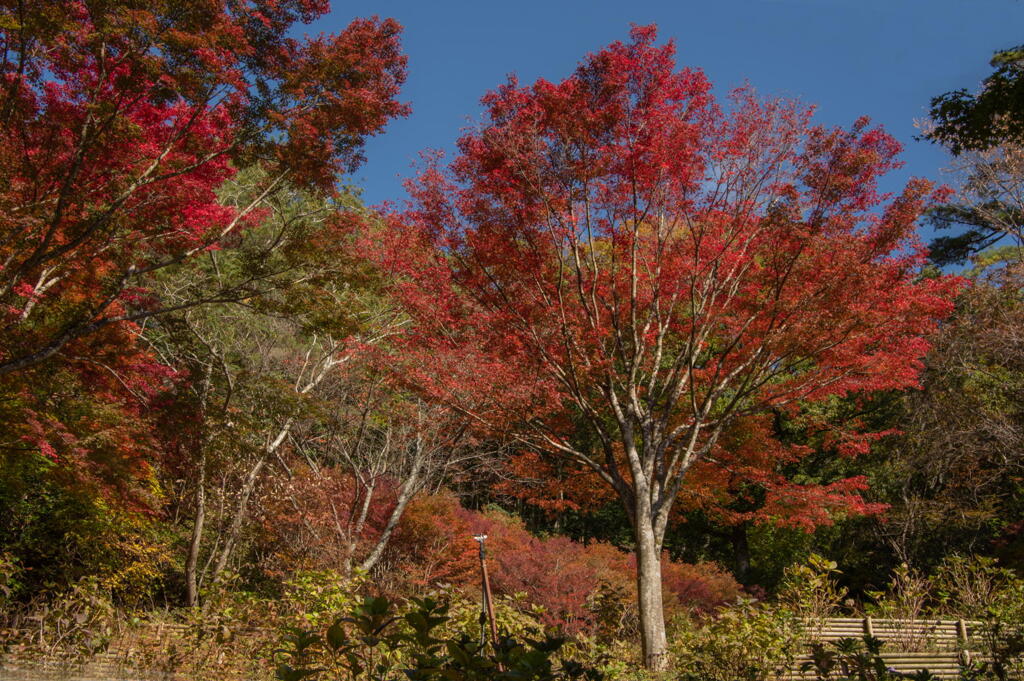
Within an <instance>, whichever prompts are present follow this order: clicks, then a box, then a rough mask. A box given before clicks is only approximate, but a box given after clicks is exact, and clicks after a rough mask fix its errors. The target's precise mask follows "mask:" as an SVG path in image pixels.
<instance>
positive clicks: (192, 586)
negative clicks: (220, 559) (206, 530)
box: [185, 452, 206, 608]
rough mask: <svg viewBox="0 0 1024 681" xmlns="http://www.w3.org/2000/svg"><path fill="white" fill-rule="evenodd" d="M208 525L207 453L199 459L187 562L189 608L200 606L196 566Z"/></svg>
mask: <svg viewBox="0 0 1024 681" xmlns="http://www.w3.org/2000/svg"><path fill="white" fill-rule="evenodd" d="M205 523H206V453H205V452H204V453H203V454H201V455H200V457H199V480H198V481H197V483H196V520H195V523H194V524H193V525H192V541H191V542H189V546H188V558H187V559H186V560H185V588H186V590H187V597H188V606H189V607H190V608H194V607H195V606H197V605H199V579H198V576H197V575H196V565H197V564H198V563H199V548H200V545H201V544H202V541H203V526H204V525H205Z"/></svg>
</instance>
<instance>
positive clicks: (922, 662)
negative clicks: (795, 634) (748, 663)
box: [786, 617, 981, 680]
mask: <svg viewBox="0 0 1024 681" xmlns="http://www.w3.org/2000/svg"><path fill="white" fill-rule="evenodd" d="M980 626H981V623H980V622H976V621H973V620H962V619H960V620H947V619H917V620H902V619H875V618H872V617H864V618H855V617H833V618H830V619H827V620H824V621H823V622H821V623H819V624H817V625H811V626H810V627H808V640H809V642H815V641H817V642H829V641H838V640H839V639H843V638H855V639H860V638H862V637H864V636H873V637H875V638H877V639H879V640H881V641H884V643H885V645H884V646H883V647H882V654H881V657H882V659H883V660H885V662H886V664H887V665H888V666H889V668H890V669H893V670H895V671H897V672H902V673H913V672H916V671H918V670H920V669H927V670H929V671H930V672H932V673H933V674H934V675H935V676H937V677H939V678H941V679H955V678H957V677H958V676H959V674H960V667H961V665H962V664H964V663H970V662H972V661H974V660H977V659H978V653H977V652H976V651H977V650H978V649H979V641H978V630H979V627H980ZM972 649H973V650H974V651H975V652H973V653H972ZM809 660H810V654H809V653H807V654H804V655H801V656H800V658H799V659H798V660H797V664H796V668H795V669H793V670H791V671H790V673H789V674H788V675H787V676H786V678H788V679H794V680H796V679H812V678H814V672H813V671H808V672H806V673H801V672H800V667H801V665H802V664H803V663H805V662H808V661H809Z"/></svg>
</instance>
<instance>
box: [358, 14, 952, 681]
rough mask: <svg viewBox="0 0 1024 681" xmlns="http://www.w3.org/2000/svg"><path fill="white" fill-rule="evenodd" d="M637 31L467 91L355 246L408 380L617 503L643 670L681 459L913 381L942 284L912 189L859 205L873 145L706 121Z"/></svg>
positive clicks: (866, 137) (655, 631)
mask: <svg viewBox="0 0 1024 681" xmlns="http://www.w3.org/2000/svg"><path fill="white" fill-rule="evenodd" d="M655 38H656V36H655V29H654V28H653V27H638V28H634V29H633V32H632V40H631V41H630V42H626V43H623V42H616V43H613V44H612V45H610V46H609V47H607V48H605V49H603V50H601V51H600V52H597V53H595V54H592V55H590V56H588V57H587V58H586V59H585V60H584V61H583V62H582V63H581V64H580V66H579V67H578V68H577V69H576V71H575V72H574V73H573V74H572V75H571V76H570V77H568V78H566V79H565V80H563V81H561V82H559V83H551V82H548V81H545V80H539V81H537V82H536V83H534V84H533V85H531V86H525V87H524V86H520V85H519V83H518V82H516V80H515V79H511V80H510V81H509V82H508V83H507V84H505V85H503V86H501V87H500V88H499V89H497V90H496V91H494V92H491V93H489V94H488V95H487V96H486V97H485V98H484V100H483V102H484V104H485V105H486V107H487V118H486V120H485V121H484V122H483V124H482V125H480V126H479V127H478V128H477V129H475V130H472V131H470V132H468V133H467V134H466V135H465V136H464V137H462V138H461V139H460V141H459V151H460V153H459V155H458V157H457V158H456V159H455V160H454V162H453V163H451V165H449V166H447V167H444V166H442V164H441V163H440V161H439V160H438V159H436V158H435V159H432V160H431V162H430V163H429V164H428V166H427V168H426V170H425V171H424V172H423V173H422V174H421V176H420V177H419V179H418V181H417V182H415V183H413V184H412V185H411V193H412V197H413V199H412V203H411V205H410V206H409V207H408V209H407V210H405V211H403V212H401V213H396V214H393V215H391V216H390V218H389V221H388V227H389V229H387V230H384V233H383V234H382V238H381V239H380V240H379V241H378V242H376V244H375V245H374V247H375V248H376V249H377V250H376V253H375V257H376V258H378V260H379V261H380V262H381V264H382V266H383V267H385V268H387V269H388V270H389V271H390V272H391V273H392V275H393V276H394V277H395V279H396V284H395V287H394V289H395V293H396V295H397V296H399V298H400V299H401V300H402V301H403V303H404V306H405V309H406V311H407V312H408V314H409V315H410V316H411V317H412V319H413V320H414V323H413V324H411V325H410V326H409V328H408V332H407V336H406V342H407V344H408V347H409V352H408V355H407V356H412V357H413V358H414V363H415V366H416V367H418V369H417V371H415V372H414V371H409V372H407V374H406V376H407V377H408V379H409V380H411V381H417V382H418V383H419V384H420V385H421V389H422V390H423V391H424V392H425V393H427V394H430V395H432V396H433V397H434V398H436V399H440V400H444V401H445V402H447V403H448V404H451V405H452V406H453V407H454V408H457V409H461V410H463V411H466V412H468V413H472V414H473V415H474V416H475V417H476V418H477V420H478V421H479V422H480V423H481V424H486V425H488V426H490V427H492V428H500V429H502V430H506V431H509V432H512V433H514V434H515V436H516V437H517V438H518V439H520V440H521V441H523V442H525V443H528V444H529V445H531V446H534V447H536V448H538V449H545V450H547V451H551V452H558V453H560V454H562V455H564V456H567V457H570V458H572V459H574V460H576V461H578V462H580V463H582V464H584V465H586V466H588V467H589V468H590V469H591V470H593V471H594V473H595V474H596V475H598V476H599V477H600V478H601V479H602V480H603V481H604V483H605V484H607V485H608V486H609V488H610V489H612V490H613V491H614V494H615V495H616V496H617V497H618V498H619V500H620V501H621V503H622V504H623V507H624V509H625V511H626V513H627V515H628V517H629V521H630V523H631V524H632V527H633V531H634V537H635V542H636V554H637V567H638V570H637V572H638V598H639V610H640V624H641V632H642V639H643V647H644V656H645V660H646V664H647V665H648V666H649V667H651V668H655V669H657V668H660V667H661V666H662V665H663V664H664V660H665V658H664V653H665V650H666V637H665V627H664V617H663V607H662V588H661V562H660V561H661V548H662V541H663V538H664V534H665V530H666V528H667V526H668V523H669V518H670V514H671V511H672V507H673V503H674V502H675V500H676V498H677V496H678V494H679V492H680V489H681V487H682V485H683V484H684V482H685V481H686V480H687V479H688V477H689V475H690V473H691V471H693V470H694V467H695V466H698V465H699V464H700V462H702V461H707V460H708V458H709V456H712V453H713V452H715V450H716V447H718V446H719V443H720V441H721V438H722V436H723V434H724V433H726V432H727V431H728V430H729V428H730V427H731V426H733V424H735V423H736V422H737V420H738V419H741V418H747V417H751V416H754V415H756V414H759V413H763V412H764V411H765V410H768V409H774V410H784V411H787V412H789V413H794V414H795V413H798V412H801V411H804V407H805V406H807V405H810V404H813V403H815V402H820V401H823V400H828V399H831V398H833V397H835V396H842V395H848V394H852V393H860V392H870V391H877V390H888V389H903V388H908V387H912V386H915V385H916V384H917V380H918V373H919V371H920V369H921V362H920V360H921V357H922V356H923V355H924V353H925V352H926V350H927V349H928V343H927V342H926V340H924V337H925V336H926V335H927V334H928V333H929V332H930V331H932V330H933V329H934V328H935V325H936V323H937V320H938V319H940V318H942V317H943V316H944V315H946V314H947V313H948V312H949V311H950V310H951V307H952V303H951V300H952V298H953V296H954V294H955V292H956V290H957V289H958V287H959V283H958V281H956V280H953V279H950V278H941V277H940V278H922V277H920V276H919V268H920V265H921V264H922V262H923V257H924V255H923V249H922V248H921V247H920V246H919V245H918V243H917V241H916V238H915V235H914V228H915V220H916V218H917V216H918V215H919V214H920V212H921V210H922V208H923V207H924V206H925V205H927V203H928V202H929V200H930V199H931V198H932V197H931V194H932V189H931V187H930V185H929V184H928V183H927V182H926V181H923V180H912V181H911V182H910V183H909V184H908V185H907V186H906V188H905V189H904V191H903V192H902V193H901V194H899V195H898V196H887V195H885V194H882V193H881V192H880V191H879V190H878V186H877V181H878V178H879V177H880V176H881V175H883V174H884V173H885V172H887V171H889V170H891V169H893V168H895V167H897V166H898V161H897V158H896V157H897V154H898V152H899V149H900V147H899V144H898V143H897V142H896V141H895V140H894V139H893V138H892V137H890V136H889V135H887V134H886V133H885V132H883V131H882V130H880V129H878V128H871V127H869V124H868V122H867V121H866V120H858V121H857V122H856V123H855V124H854V125H853V126H852V128H850V129H849V130H843V129H827V128H824V127H821V126H814V125H812V124H811V122H810V117H811V112H810V110H809V109H807V108H804V107H801V106H800V105H797V104H795V103H792V102H787V101H782V100H776V99H764V98H760V97H758V96H756V95H755V94H754V93H753V92H751V91H750V90H749V89H741V90H738V91H736V92H734V93H733V94H732V95H731V97H730V98H729V101H728V103H727V104H726V105H721V104H719V103H718V102H716V100H715V98H714V97H713V96H712V93H711V86H710V84H709V83H708V81H707V79H706V78H705V77H704V75H703V74H702V73H701V72H699V71H695V70H690V69H684V70H682V71H677V70H676V68H675V62H674V46H673V44H672V43H668V44H667V45H663V46H658V45H656V44H655ZM805 416H806V417H808V418H810V417H811V416H812V415H811V414H810V413H809V412H808V413H807V414H805ZM764 451H765V452H766V453H768V454H770V453H771V452H773V451H775V450H774V449H773V448H771V447H768V448H765V450H764Z"/></svg>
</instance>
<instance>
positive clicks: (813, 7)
mask: <svg viewBox="0 0 1024 681" xmlns="http://www.w3.org/2000/svg"><path fill="white" fill-rule="evenodd" d="M372 14H377V15H379V16H390V17H394V18H396V19H397V20H398V21H399V22H401V23H402V25H403V26H404V27H405V31H404V38H403V43H404V45H405V50H406V53H407V54H408V56H409V80H408V82H407V84H406V86H405V89H404V91H403V95H402V99H403V100H405V101H408V102H410V103H411V104H412V107H413V113H412V115H411V116H410V117H409V118H407V119H405V120H400V121H396V122H394V123H392V124H391V125H390V126H389V127H388V129H387V130H386V131H385V133H384V134H383V135H381V136H380V137H378V138H375V139H373V140H371V141H370V143H369V144H368V146H367V156H368V158H369V161H368V163H367V164H366V165H365V166H363V167H362V168H361V169H360V170H359V171H357V172H356V174H355V175H354V176H353V177H352V180H353V181H354V183H355V184H356V185H359V186H361V187H362V188H363V190H364V198H365V200H366V201H367V202H368V203H371V204H373V203H377V202H380V201H383V200H386V199H400V198H404V196H405V194H404V191H403V189H402V187H401V178H402V177H404V176H407V175H409V174H410V172H411V170H410V164H411V163H412V162H413V161H415V159H416V158H417V157H418V154H419V152H420V151H421V150H423V149H427V148H436V149H445V150H448V151H450V150H451V149H452V145H453V142H454V141H455V139H456V138H457V137H458V135H459V131H460V129H461V128H463V127H465V126H466V125H467V123H468V122H469V121H470V120H477V119H478V118H479V115H480V111H481V110H480V106H479V99H480V97H481V95H483V94H484V93H485V92H486V91H487V90H489V89H491V88H494V87H495V86H497V85H498V84H499V83H501V82H502V81H504V79H505V77H506V75H507V74H509V73H512V72H514V73H516V74H517V75H518V76H519V77H520V80H522V81H523V82H532V81H533V80H535V79H536V78H538V77H544V78H547V79H549V80H558V79H561V78H563V77H565V76H566V75H568V74H569V73H570V72H571V71H572V69H573V68H574V67H575V65H576V64H577V62H578V61H579V60H580V59H581V58H582V57H583V56H584V55H585V54H586V53H588V52H592V51H594V50H597V49H600V48H601V47H602V46H604V45H606V44H608V43H609V42H611V41H613V40H616V39H624V38H626V37H627V32H628V30H629V24H630V23H631V22H633V23H638V24H648V23H652V22H653V23H656V24H657V25H658V27H659V34H660V37H661V38H662V39H667V38H670V37H671V38H675V39H676V42H677V45H678V62H679V63H680V64H683V65H687V66H695V67H700V68H702V69H703V70H704V72H705V73H706V74H707V75H708V77H709V78H710V79H711V81H712V82H713V83H714V84H715V87H716V90H717V91H718V92H719V93H720V94H721V93H724V92H725V91H726V90H728V89H729V88H731V87H733V86H736V85H740V84H742V83H743V82H744V81H749V82H750V84H751V85H753V86H754V87H755V88H757V89H758V90H759V91H761V92H764V93H766V94H775V95H785V96H789V97H795V98H799V99H800V100H802V101H804V102H807V103H812V104H816V105H817V106H818V114H817V119H816V120H817V121H819V122H822V123H826V124H830V125H831V124H835V125H849V124H850V123H851V122H852V121H853V120H854V119H856V118H857V117H858V116H861V115H868V116H870V117H871V118H872V119H873V120H874V121H876V122H878V123H881V124H883V125H884V126H885V128H886V129H887V130H888V131H889V132H890V133H891V134H893V135H894V136H895V137H896V138H897V139H899V140H900V141H901V142H902V143H903V144H904V146H905V151H904V154H903V159H904V161H905V162H906V167H905V168H904V169H903V170H902V171H900V173H899V174H898V175H895V174H894V176H893V177H892V179H891V180H890V181H889V182H888V183H887V185H888V186H887V187H886V189H888V190H890V191H892V190H895V189H898V188H899V187H900V186H902V182H903V181H904V180H905V179H906V178H907V177H909V176H911V175H914V176H923V177H929V178H937V177H939V172H938V171H939V168H940V167H942V166H943V165H944V163H945V160H946V157H945V154H944V152H943V151H942V149H941V148H937V147H935V146H933V145H930V144H927V143H925V142H916V141H914V139H913V137H914V135H915V134H916V130H915V128H914V119H915V118H920V117H923V116H924V115H925V114H926V111H927V106H928V102H929V100H930V98H931V97H932V96H934V95H937V94H940V93H942V92H945V91H947V90H951V89H955V88H960V87H965V88H969V89H972V90H973V89H974V88H976V87H977V85H978V83H979V82H980V80H981V79H982V78H983V77H984V76H985V75H986V74H987V73H989V68H988V65H987V64H988V59H989V58H990V57H991V55H992V52H993V51H995V50H996V49H997V48H1002V47H1009V46H1012V45H1016V44H1020V43H1024V0H719V1H717V2H715V1H713V0H705V1H704V2H698V1H696V0H663V1H661V2H650V1H644V0H622V1H620V2H605V1H598V0H595V1H593V2H585V1H582V0H518V1H515V0H512V1H505V2H495V1H492V0H477V1H476V2H472V1H465V0H437V1H434V2H430V1H429V0H376V1H374V2H370V1H369V0H348V1H345V0H341V1H338V0H335V3H334V8H333V11H332V13H331V15H330V16H329V17H326V18H324V19H322V20H321V21H319V22H318V23H317V24H315V25H314V26H313V27H311V30H312V31H315V32H319V31H321V30H323V31H334V30H339V29H340V28H342V27H343V26H345V25H346V24H347V23H348V22H349V21H350V20H351V19H352V18H353V17H355V16H368V15H372Z"/></svg>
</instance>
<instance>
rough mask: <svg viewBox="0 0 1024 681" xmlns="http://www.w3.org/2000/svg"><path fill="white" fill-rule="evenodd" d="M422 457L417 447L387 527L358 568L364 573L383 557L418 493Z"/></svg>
mask: <svg viewBox="0 0 1024 681" xmlns="http://www.w3.org/2000/svg"><path fill="white" fill-rule="evenodd" d="M423 459H424V456H423V455H422V453H421V452H420V451H419V447H418V446H417V459H416V461H415V463H414V464H413V467H412V471H411V472H410V473H409V476H408V477H407V478H406V479H405V483H404V484H403V485H402V489H401V491H400V492H399V494H398V501H397V503H396V504H395V507H394V508H393V509H392V510H391V515H390V516H388V522H387V525H385V526H384V531H383V532H381V533H380V537H379V538H378V539H377V544H376V545H375V546H374V547H373V551H371V552H370V555H368V556H367V557H366V559H365V560H364V561H363V563H362V565H361V566H360V567H361V568H362V569H363V570H364V571H366V572H369V571H370V570H372V569H373V568H374V567H375V566H376V565H377V562H378V561H380V558H381V556H383V555H384V549H385V548H386V547H387V544H388V541H389V540H390V539H391V535H392V534H393V533H394V531H395V528H396V527H398V521H400V520H401V519H402V514H403V513H404V512H405V507H406V506H408V505H409V501H410V500H412V498H413V496H415V495H416V492H418V491H419V487H420V472H421V471H422V469H423Z"/></svg>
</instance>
